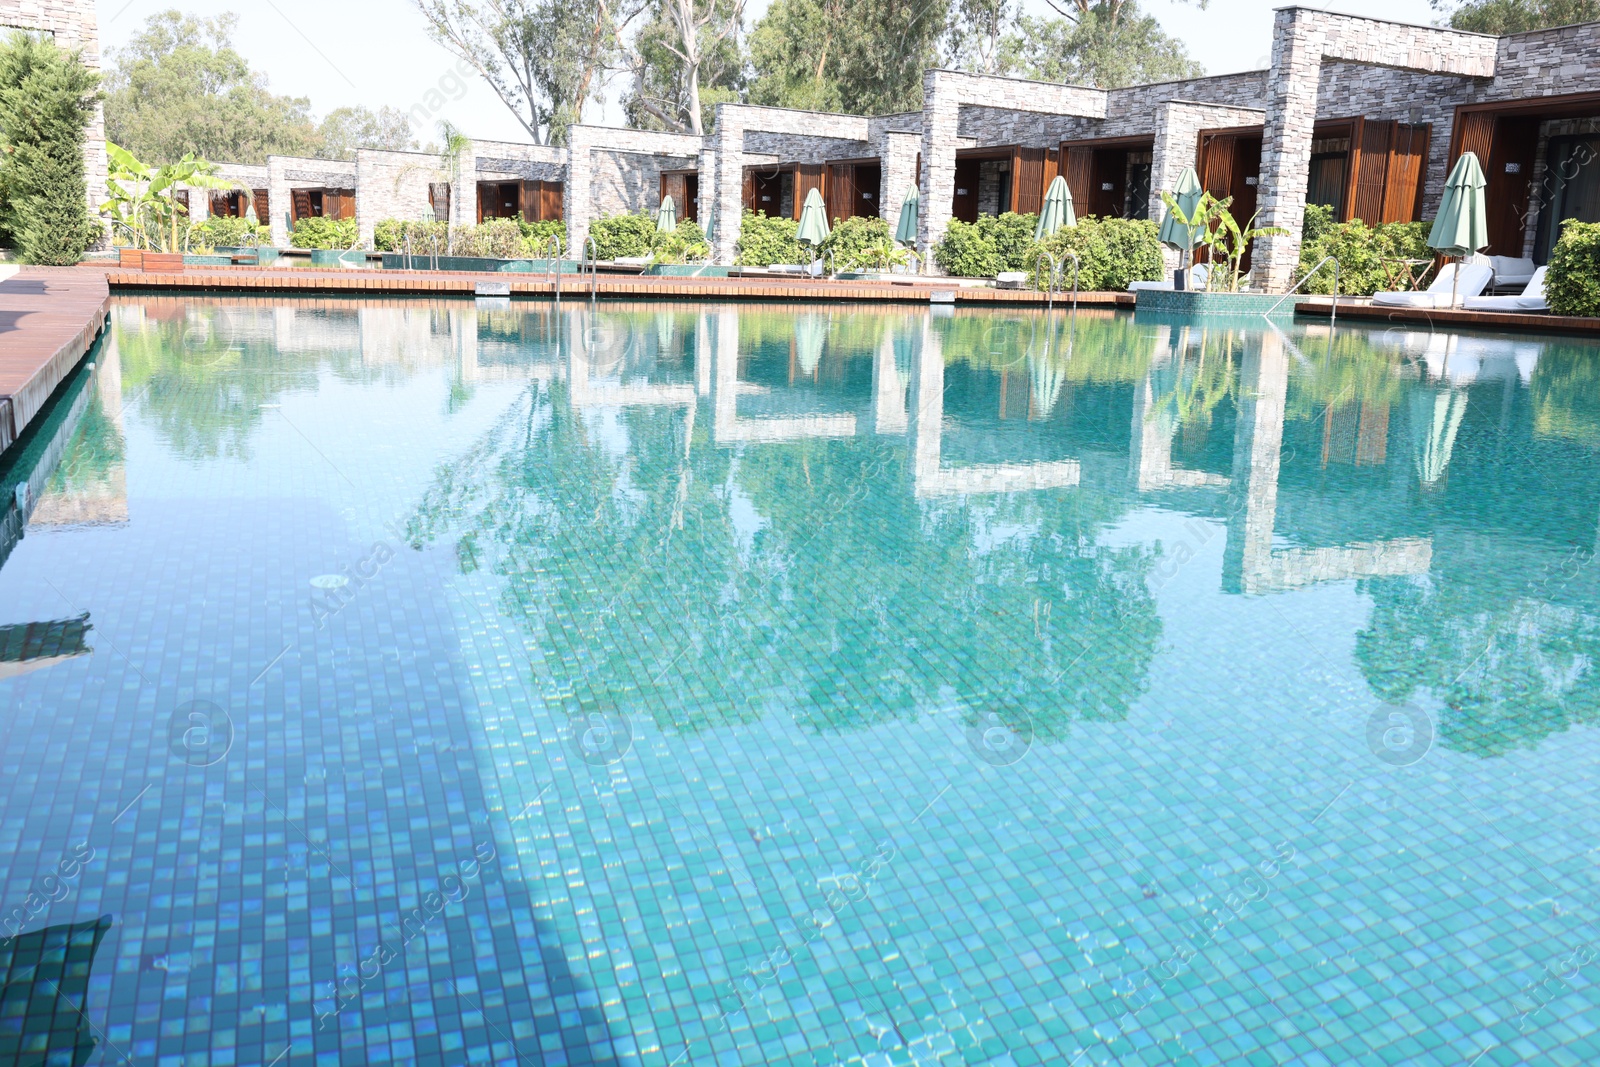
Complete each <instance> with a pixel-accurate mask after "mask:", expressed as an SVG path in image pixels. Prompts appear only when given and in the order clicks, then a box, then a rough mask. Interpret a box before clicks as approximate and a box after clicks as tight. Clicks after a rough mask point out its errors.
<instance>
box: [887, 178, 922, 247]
mask: <svg viewBox="0 0 1600 1067" xmlns="http://www.w3.org/2000/svg"><path fill="white" fill-rule="evenodd" d="M921 206H922V198H921V196H920V195H919V194H918V193H917V190H916V189H915V188H913V189H912V190H911V191H910V192H909V193H907V194H906V198H905V199H904V200H902V201H901V202H900V224H899V225H898V226H896V227H895V228H894V239H895V240H896V241H899V242H900V243H901V244H903V245H914V244H916V243H917V214H918V212H919V211H920V210H921Z"/></svg>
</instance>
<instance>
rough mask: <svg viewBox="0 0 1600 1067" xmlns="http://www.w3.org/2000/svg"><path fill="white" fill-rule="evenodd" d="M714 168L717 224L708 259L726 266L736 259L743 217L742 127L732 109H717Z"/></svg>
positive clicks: (702, 186)
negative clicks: (715, 164)
mask: <svg viewBox="0 0 1600 1067" xmlns="http://www.w3.org/2000/svg"><path fill="white" fill-rule="evenodd" d="M715 151H716V154H717V166H716V176H715V187H714V190H713V192H712V198H713V203H712V208H713V211H714V212H715V214H714V216H713V217H714V218H715V219H716V220H717V230H716V233H714V234H712V237H713V238H714V239H715V240H714V243H713V247H712V254H711V258H712V260H713V261H714V262H716V263H722V264H729V263H732V262H733V261H734V258H735V257H736V256H737V255H738V245H739V226H740V222H741V220H742V217H743V214H744V124H743V123H742V122H740V121H739V117H738V112H737V111H736V110H735V108H734V107H733V106H732V105H728V104H719V105H718V106H717V133H716V138H715ZM705 196H706V185H705V181H704V180H703V179H702V181H701V183H700V198H701V201H702V202H704V200H705Z"/></svg>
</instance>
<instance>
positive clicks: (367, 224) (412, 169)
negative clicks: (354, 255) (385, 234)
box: [356, 148, 450, 247]
mask: <svg viewBox="0 0 1600 1067" xmlns="http://www.w3.org/2000/svg"><path fill="white" fill-rule="evenodd" d="M449 179H450V175H449V173H448V172H447V171H446V170H445V167H444V163H443V161H441V160H440V159H439V156H438V154H437V153H434V152H382V151H377V150H375V149H369V148H363V149H359V150H358V151H357V152H356V224H357V225H358V226H359V227H360V228H361V241H362V243H363V244H365V245H367V246H369V247H370V246H371V244H372V231H373V227H374V226H376V225H377V224H378V223H379V222H381V221H383V220H384V219H404V220H406V221H408V222H416V221H418V220H423V219H427V220H431V219H432V218H433V205H432V202H431V201H429V199H428V183H429V182H443V181H448V180H449Z"/></svg>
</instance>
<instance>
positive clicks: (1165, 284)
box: [1128, 263, 1211, 293]
mask: <svg viewBox="0 0 1600 1067" xmlns="http://www.w3.org/2000/svg"><path fill="white" fill-rule="evenodd" d="M1210 276H1211V267H1210V266H1209V265H1208V264H1205V263H1196V264H1195V265H1194V266H1192V267H1190V268H1189V288H1190V289H1204V288H1205V287H1206V280H1207V279H1208V278H1209V277H1210ZM1144 289H1153V290H1156V291H1157V292H1171V291H1172V289H1173V282H1172V279H1171V278H1168V279H1167V280H1166V281H1160V282H1130V283H1129V284H1128V292H1130V293H1137V292H1139V291H1140V290H1144Z"/></svg>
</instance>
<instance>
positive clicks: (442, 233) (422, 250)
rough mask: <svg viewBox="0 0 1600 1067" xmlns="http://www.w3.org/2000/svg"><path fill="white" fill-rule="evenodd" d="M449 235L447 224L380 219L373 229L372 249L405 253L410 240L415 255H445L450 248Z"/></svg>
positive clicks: (448, 225)
mask: <svg viewBox="0 0 1600 1067" xmlns="http://www.w3.org/2000/svg"><path fill="white" fill-rule="evenodd" d="M449 233H450V224H449V223H446V222H432V221H429V222H411V221H409V220H406V219H379V220H378V223H377V225H375V226H373V227H372V247H373V248H375V249H377V250H378V251H379V252H404V251H406V242H407V240H408V239H409V241H410V243H411V252H412V254H413V255H418V256H431V255H443V254H444V253H445V252H446V251H447V250H448V249H449V247H450V245H449Z"/></svg>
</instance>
